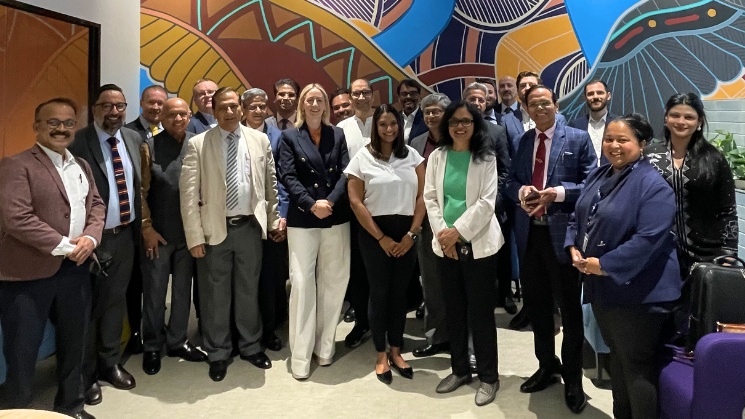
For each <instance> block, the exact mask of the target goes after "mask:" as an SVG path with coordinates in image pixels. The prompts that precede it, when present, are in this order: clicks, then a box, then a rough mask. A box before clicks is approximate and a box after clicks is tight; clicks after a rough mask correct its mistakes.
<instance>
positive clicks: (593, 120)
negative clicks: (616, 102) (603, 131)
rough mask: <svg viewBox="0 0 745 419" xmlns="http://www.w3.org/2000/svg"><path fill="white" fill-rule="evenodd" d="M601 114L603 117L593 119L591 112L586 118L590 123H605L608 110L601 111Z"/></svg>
mask: <svg viewBox="0 0 745 419" xmlns="http://www.w3.org/2000/svg"><path fill="white" fill-rule="evenodd" d="M603 112H604V113H603V116H601V117H600V119H593V117H592V112H590V114H589V116H588V119H589V120H590V122H600V121H603V122H606V121H607V120H608V119H607V118H608V108H605V109H603Z"/></svg>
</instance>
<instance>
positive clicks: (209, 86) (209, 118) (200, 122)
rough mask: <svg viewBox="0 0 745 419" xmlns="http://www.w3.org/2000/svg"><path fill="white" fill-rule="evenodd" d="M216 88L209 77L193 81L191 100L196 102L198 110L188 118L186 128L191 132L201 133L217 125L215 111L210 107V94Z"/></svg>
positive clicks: (212, 93) (213, 92) (215, 84)
mask: <svg viewBox="0 0 745 419" xmlns="http://www.w3.org/2000/svg"><path fill="white" fill-rule="evenodd" d="M216 90H217V83H215V82H214V81H212V80H210V79H199V80H197V82H196V83H194V89H193V92H194V96H193V97H192V101H194V103H196V104H197V108H198V109H199V111H197V113H195V114H194V116H192V118H191V119H190V120H189V126H187V127H186V130H187V131H189V132H191V133H193V134H201V133H203V132H205V131H207V130H208V129H210V128H214V127H215V126H217V121H216V120H215V113H214V112H213V109H212V95H214V94H215V91H216Z"/></svg>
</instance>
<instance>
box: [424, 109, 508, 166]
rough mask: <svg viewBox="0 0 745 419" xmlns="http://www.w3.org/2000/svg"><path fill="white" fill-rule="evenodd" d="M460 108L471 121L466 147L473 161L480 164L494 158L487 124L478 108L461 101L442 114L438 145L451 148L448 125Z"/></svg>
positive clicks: (451, 139)
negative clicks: (470, 134)
mask: <svg viewBox="0 0 745 419" xmlns="http://www.w3.org/2000/svg"><path fill="white" fill-rule="evenodd" d="M460 108H465V109H466V110H467V111H468V113H470V114H471V118H472V119H473V136H472V137H471V141H470V142H469V145H468V149H469V151H470V152H471V158H472V159H473V161H475V162H480V161H483V160H486V159H487V158H488V157H489V156H494V154H495V153H494V148H493V147H492V141H491V139H490V138H489V131H488V130H487V128H486V124H488V123H489V122H486V121H484V118H483V117H482V116H481V111H480V110H479V109H478V108H476V107H475V106H473V105H471V104H470V103H468V102H466V101H465V100H463V99H461V100H460V101H458V102H453V103H451V104H450V105H448V107H447V108H445V113H443V114H442V120H441V121H440V143H439V144H438V145H439V146H441V147H447V148H452V147H453V137H451V136H450V129H449V128H450V126H449V125H448V124H449V122H450V119H451V118H452V117H453V115H454V114H455V112H456V111H457V110H458V109H460Z"/></svg>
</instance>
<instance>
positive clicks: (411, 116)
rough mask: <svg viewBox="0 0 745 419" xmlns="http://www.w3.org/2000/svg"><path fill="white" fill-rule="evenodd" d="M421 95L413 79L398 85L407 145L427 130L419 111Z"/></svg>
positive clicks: (417, 84) (405, 80) (397, 91)
mask: <svg viewBox="0 0 745 419" xmlns="http://www.w3.org/2000/svg"><path fill="white" fill-rule="evenodd" d="M421 93H422V88H421V87H419V83H417V81H416V80H414V79H403V80H401V82H400V83H398V89H397V90H396V94H397V95H398V103H399V104H400V105H401V111H402V112H403V117H404V140H405V141H406V142H407V143H408V142H409V140H410V139H413V138H416V137H418V136H420V135H422V134H424V133H425V132H427V131H428V130H429V129H428V128H427V124H425V123H424V115H422V111H421V110H420V109H419V100H420V98H421ZM349 157H350V158H351V157H352V156H349Z"/></svg>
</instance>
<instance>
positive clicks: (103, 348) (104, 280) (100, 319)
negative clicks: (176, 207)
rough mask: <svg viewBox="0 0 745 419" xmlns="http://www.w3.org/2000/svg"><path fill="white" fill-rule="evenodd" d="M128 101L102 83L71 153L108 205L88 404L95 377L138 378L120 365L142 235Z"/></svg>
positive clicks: (122, 381) (136, 141) (97, 392)
mask: <svg viewBox="0 0 745 419" xmlns="http://www.w3.org/2000/svg"><path fill="white" fill-rule="evenodd" d="M126 109H127V100H126V99H125V98H124V93H123V92H122V89H121V88H120V87H119V86H117V85H115V84H106V85H103V86H101V87H99V88H98V93H97V95H96V101H95V102H94V103H93V105H91V113H92V114H93V120H94V123H93V124H91V125H88V126H87V127H85V128H83V129H81V130H80V131H78V132H77V133H76V134H75V141H74V142H73V143H72V145H71V146H70V148H69V149H70V152H71V153H72V154H73V155H74V156H77V157H80V158H82V159H83V160H85V161H86V162H88V164H89V165H90V166H91V169H92V170H93V178H94V179H95V181H96V187H97V188H98V191H99V193H100V194H101V199H102V200H103V202H104V203H106V204H107V211H106V224H105V225H104V230H103V236H102V238H101V244H100V246H99V247H98V249H97V254H98V255H99V259H101V256H102V255H103V254H108V255H110V256H111V262H110V264H109V265H108V267H107V269H106V274H105V275H102V276H100V277H99V278H97V279H96V280H95V281H94V282H93V313H92V316H91V327H90V329H89V332H90V333H89V335H90V345H91V346H90V348H89V350H88V351H86V353H87V356H88V359H87V360H86V364H85V367H84V369H83V380H84V382H85V384H86V388H87V389H88V390H87V391H86V403H88V404H98V403H100V402H101V388H100V387H99V386H98V383H97V380H102V381H106V382H108V383H110V384H111V385H112V386H114V387H115V388H118V389H122V390H129V389H131V388H134V386H135V379H134V377H133V376H132V375H131V374H130V373H128V372H127V371H126V370H125V369H124V367H122V366H121V364H120V362H121V351H120V346H119V345H120V340H121V336H122V319H124V316H125V314H126V312H127V306H126V292H127V286H128V285H129V280H130V276H131V273H132V264H133V259H134V252H135V248H136V242H137V241H139V239H140V208H141V204H140V144H141V143H142V137H140V134H138V133H137V132H136V131H133V130H131V129H129V128H124V127H123V124H124V118H125V117H126Z"/></svg>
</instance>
